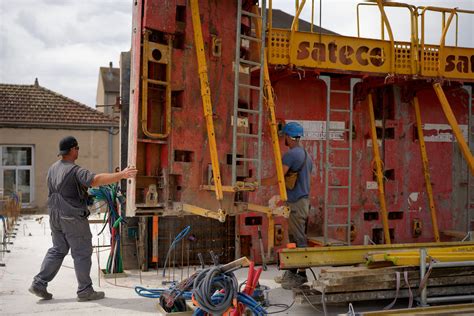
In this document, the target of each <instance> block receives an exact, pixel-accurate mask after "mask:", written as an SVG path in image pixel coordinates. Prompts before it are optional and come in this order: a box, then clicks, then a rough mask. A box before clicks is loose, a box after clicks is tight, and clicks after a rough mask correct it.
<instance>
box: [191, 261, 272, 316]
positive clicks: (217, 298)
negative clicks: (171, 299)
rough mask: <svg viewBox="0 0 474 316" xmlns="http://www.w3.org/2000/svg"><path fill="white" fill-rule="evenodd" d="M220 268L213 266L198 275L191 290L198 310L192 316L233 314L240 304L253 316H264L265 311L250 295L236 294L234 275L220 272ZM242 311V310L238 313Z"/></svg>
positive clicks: (236, 287)
mask: <svg viewBox="0 0 474 316" xmlns="http://www.w3.org/2000/svg"><path fill="white" fill-rule="evenodd" d="M221 267H222V266H214V267H211V268H208V269H205V270H202V271H201V272H199V273H198V275H197V277H196V279H195V280H194V289H193V303H194V305H196V306H198V308H197V309H196V310H195V311H194V314H193V315H194V316H204V315H206V314H210V315H223V314H226V315H227V314H233V313H234V312H236V311H238V310H239V308H238V305H240V304H243V305H244V306H245V307H246V308H248V309H249V310H250V311H252V313H253V314H254V315H257V316H262V315H266V313H267V312H266V310H265V309H264V308H263V307H262V306H261V305H260V304H259V303H257V302H256V301H255V300H254V299H253V298H252V297H251V296H250V295H248V294H246V293H244V292H238V283H237V279H236V278H235V276H234V273H232V272H231V271H229V272H222V269H221ZM256 279H258V277H257V278H256ZM256 279H255V280H256ZM242 311H243V309H242V310H240V311H239V312H238V313H240V312H242Z"/></svg>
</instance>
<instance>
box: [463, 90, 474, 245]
mask: <svg viewBox="0 0 474 316" xmlns="http://www.w3.org/2000/svg"><path fill="white" fill-rule="evenodd" d="M463 89H464V90H466V91H467V94H468V99H467V104H468V115H469V116H468V121H467V126H468V133H467V144H468V146H469V148H473V146H474V139H473V126H474V122H473V118H472V115H473V113H472V87H471V86H467V85H466V86H463ZM473 181H474V178H473V177H472V175H470V174H468V175H467V197H466V199H467V201H466V202H467V203H466V204H467V208H466V231H468V235H469V237H472V236H470V235H471V233H470V232H469V231H470V230H471V221H472V220H474V217H473V215H472V214H471V212H470V211H469V208H470V206H471V205H472V201H471V196H472V194H473V193H474V192H473V191H472V190H473V188H472V184H473Z"/></svg>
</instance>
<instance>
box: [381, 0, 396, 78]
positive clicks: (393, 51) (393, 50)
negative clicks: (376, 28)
mask: <svg viewBox="0 0 474 316" xmlns="http://www.w3.org/2000/svg"><path fill="white" fill-rule="evenodd" d="M377 6H378V7H379V10H380V14H381V15H382V20H383V22H384V24H385V26H386V27H387V32H388V37H389V38H390V44H391V49H390V54H391V55H390V72H391V73H393V72H394V70H395V58H394V57H395V41H394V39H393V33H392V27H391V26H390V22H389V21H388V18H387V15H386V14H385V9H384V5H383V2H382V0H377ZM384 33H385V31H384ZM382 39H383V38H382Z"/></svg>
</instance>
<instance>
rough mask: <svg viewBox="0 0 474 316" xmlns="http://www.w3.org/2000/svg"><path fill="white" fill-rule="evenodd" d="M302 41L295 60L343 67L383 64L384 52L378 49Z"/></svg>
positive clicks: (377, 65) (378, 65)
mask: <svg viewBox="0 0 474 316" xmlns="http://www.w3.org/2000/svg"><path fill="white" fill-rule="evenodd" d="M312 44H313V46H312V47H311V43H310V42H307V41H304V42H301V43H300V44H299V45H298V52H297V55H296V59H298V60H304V59H308V58H311V59H313V60H314V61H316V62H326V61H329V62H331V63H337V62H338V61H339V62H340V63H341V64H343V65H352V64H354V63H356V64H358V65H360V66H369V65H373V66H376V67H380V66H382V65H383V64H384V63H385V58H384V52H383V49H382V48H380V47H373V48H369V47H367V46H358V47H352V46H350V45H344V46H341V47H338V46H337V44H335V43H329V44H328V45H327V47H326V44H324V43H319V42H313V43H312Z"/></svg>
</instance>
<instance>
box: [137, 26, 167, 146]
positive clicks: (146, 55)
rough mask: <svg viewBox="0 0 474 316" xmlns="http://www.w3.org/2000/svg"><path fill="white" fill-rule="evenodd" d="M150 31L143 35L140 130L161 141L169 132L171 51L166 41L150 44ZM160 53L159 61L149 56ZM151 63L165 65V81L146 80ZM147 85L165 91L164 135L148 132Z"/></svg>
mask: <svg viewBox="0 0 474 316" xmlns="http://www.w3.org/2000/svg"><path fill="white" fill-rule="evenodd" d="M149 35H150V31H149V30H146V31H145V34H144V35H143V65H142V130H143V134H145V135H146V136H148V137H150V138H155V139H163V138H166V137H168V135H169V134H170V131H171V49H172V47H173V46H172V41H171V39H169V40H168V45H162V44H158V43H151V42H150V41H149V40H148V36H149ZM155 49H157V50H159V51H160V52H161V59H160V60H155V59H154V58H153V56H152V54H151V52H152V51H153V50H155ZM150 61H153V62H157V63H160V64H165V65H166V81H160V80H153V79H149V78H148V62H150ZM148 83H153V84H157V85H159V86H163V87H165V89H166V100H165V105H166V130H165V132H164V133H153V132H151V131H150V130H148Z"/></svg>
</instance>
